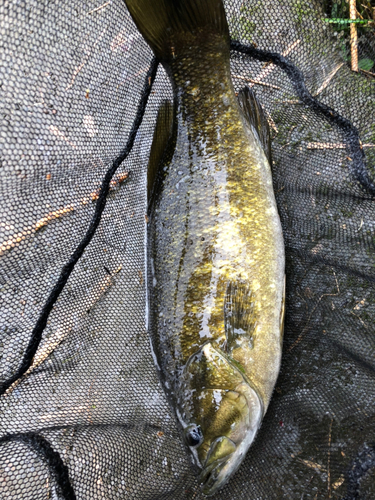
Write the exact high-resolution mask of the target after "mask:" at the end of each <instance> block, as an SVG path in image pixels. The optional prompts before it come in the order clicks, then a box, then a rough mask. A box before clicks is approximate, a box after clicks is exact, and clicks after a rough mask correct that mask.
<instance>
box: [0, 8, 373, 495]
mask: <svg viewBox="0 0 375 500" xmlns="http://www.w3.org/2000/svg"><path fill="white" fill-rule="evenodd" d="M331 3H332V2H331ZM225 8H226V12H227V18H228V22H229V26H230V32H231V37H232V40H234V41H238V42H240V44H242V46H243V45H246V46H249V45H250V44H255V46H256V49H254V48H253V49H252V52H251V51H250V52H251V53H250V55H249V54H246V53H244V52H243V51H242V52H239V51H238V50H237V49H238V47H239V45H237V46H236V45H235V44H233V43H232V49H233V50H232V52H231V68H232V79H233V83H234V86H235V89H236V91H239V90H240V89H241V88H242V87H243V86H244V85H245V84H248V85H249V86H251V87H252V88H253V90H255V92H256V95H257V97H258V98H259V100H260V101H261V103H262V105H263V107H264V109H265V111H266V113H267V117H268V120H269V123H270V127H271V134H272V139H273V143H272V147H273V159H274V162H273V182H274V190H275V194H276V199H277V204H278V209H279V213H280V217H281V221H282V226H283V231H284V238H285V245H286V272H287V285H286V290H287V292H286V293H287V301H286V324H285V334H284V346H283V360H282V367H281V372H280V376H279V379H278V381H277V384H276V389H275V392H274V395H273V398H272V401H271V404H270V407H269V409H268V412H267V414H266V417H265V418H264V421H263V424H262V427H261V429H260V431H259V434H258V436H257V438H256V441H255V443H254V445H253V446H252V447H251V448H250V450H249V452H248V454H247V457H246V459H245V461H244V463H243V464H242V466H241V468H240V469H239V471H238V472H237V473H236V475H235V476H234V477H233V478H232V479H231V480H230V482H229V483H228V484H227V486H225V487H224V488H223V489H222V490H221V491H219V492H218V493H217V494H216V495H215V496H214V497H213V498H233V499H249V498H258V499H274V498H275V499H278V498H293V499H314V500H315V499H323V498H341V499H352V498H359V499H362V498H363V499H364V498H367V499H370V498H375V467H374V466H375V444H374V442H375V437H374V436H375V434H374V431H375V401H374V393H375V391H374V368H375V363H374V343H375V342H374V338H375V335H374V327H373V322H374V319H375V309H374V303H375V300H374V298H375V290H374V280H375V273H374V269H375V267H374V262H375V261H374V254H375V246H374V241H375V240H374V237H375V225H374V220H375V213H374V201H373V194H374V184H373V180H374V179H375V172H374V164H375V124H374V121H373V120H374V118H373V117H374V116H375V100H374V89H375V85H374V79H373V78H372V76H371V75H370V74H368V73H365V72H359V73H354V72H352V71H351V69H350V63H348V60H347V56H346V55H345V54H346V52H345V51H346V50H347V42H345V38H344V36H343V32H342V31H335V28H334V26H333V25H331V24H328V23H325V22H324V21H322V18H324V17H325V16H326V9H327V2H325V3H323V2H318V1H310V2H300V1H299V0H288V1H285V2H276V1H274V0H272V1H270V0H263V1H260V0H259V1H258V0H251V1H240V0H227V1H226V2H225ZM0 39H1V49H2V50H1V52H0V57H1V65H0V99H1V117H2V122H1V135H0V137H1V141H0V145H1V146H0V147H1V151H0V153H1V164H0V165H1V168H0V177H1V184H0V189H1V195H0V200H1V205H2V207H1V211H0V233H1V240H0V266H1V273H0V280H1V283H0V287H1V288H0V300H1V309H0V382H1V383H2V384H3V386H2V387H3V390H2V392H3V394H2V396H1V397H0V411H1V419H0V427H1V434H0V496H1V498H6V499H19V498H25V499H50V498H51V499H64V498H65V499H66V498H74V497H76V498H82V499H96V498H98V499H99V498H106V499H115V498H129V499H132V498H134V499H145V500H146V499H147V500H151V499H160V500H161V499H200V498H201V499H203V498H204V497H203V495H202V494H201V492H200V490H199V486H198V484H197V480H196V478H195V476H194V473H193V469H192V468H191V463H190V458H189V456H188V455H187V453H186V450H185V448H184V446H183V444H182V442H181V437H180V434H179V431H178V429H177V426H176V423H175V420H174V417H173V415H172V413H171V410H170V408H169V406H168V404H167V402H166V399H165V396H164V392H163V390H162V388H161V386H160V383H159V380H158V376H157V372H156V369H155V366H154V363H153V359H152V355H151V350H150V344H149V338H148V335H147V332H146V329H145V307H146V305H145V279H144V277H145V229H146V224H147V220H146V218H145V214H146V168H147V162H148V155H149V151H150V147H151V140H152V135H153V128H154V125H155V120H156V113H157V109H158V107H159V105H160V103H161V101H162V100H163V99H165V98H166V97H170V96H171V95H172V94H171V89H170V85H169V82H168V79H167V77H166V75H165V73H164V71H163V69H162V68H161V66H159V67H158V69H157V75H156V78H155V80H154V81H153V76H152V72H151V73H148V72H149V70H150V66H151V65H152V52H151V50H150V49H149V48H148V46H147V44H146V43H145V42H144V40H143V39H142V37H141V36H140V35H139V34H138V32H137V30H136V28H135V25H134V23H133V22H132V20H131V18H130V16H129V14H128V12H127V9H126V7H125V4H124V3H123V2H122V1H120V0H110V1H107V2H104V1H103V0H92V1H91V0H90V1H89V0H86V1H79V2H78V1H76V0H73V1H69V2H67V1H60V2H50V1H47V0H43V1H36V0H27V1H25V0H22V1H16V0H14V1H11V0H9V1H4V2H2V3H1V4H0ZM345 44H346V45H345ZM261 51H266V52H267V54H268V55H266V56H264V52H261ZM270 53H272V54H273V55H272V54H271V55H270ZM358 53H359V60H360V61H361V60H363V59H366V60H370V61H373V60H375V37H374V32H373V31H372V30H371V29H369V30H368V32H365V33H364V34H363V35H361V36H360V38H359V45H358ZM261 54H263V56H264V57H265V59H264V57H263V56H261ZM262 57H263V60H262ZM283 57H284V58H286V59H287V60H288V61H290V63H291V66H288V67H289V70H288V68H286V67H285V64H284V67H283V63H282V61H283V60H284V59H283ZM265 61H268V62H265ZM293 68H299V70H300V71H301V72H302V74H303V79H304V84H305V85H306V89H307V90H308V92H309V93H310V94H311V96H312V97H313V99H312V100H309V98H308V97H307V98H306V99H304V96H305V97H306V93H305V94H304V87H303V85H302V84H303V82H301V80H300V78H299V76H298V75H299V73H298V71H294V70H293ZM370 73H371V71H370ZM151 84H152V85H151ZM147 88H148V91H151V92H150V95H149V97H148V101H147V106H146V108H145V112H144V113H142V112H140V108H139V103H140V102H142V98H143V101H144V103H145V102H146V100H147V99H145V89H146V91H147ZM146 98H147V96H146ZM316 101H319V102H320V103H322V104H323V105H325V106H328V107H330V108H332V110H331V111H332V112H331V111H329V112H328V114H329V113H331V117H333V118H330V117H329V116H328V115H327V113H326V115H324V113H322V108H321V107H319V105H318V104H317V102H316ZM141 111H142V110H141ZM141 118H142V122H141V125H140V127H139V128H138V129H137V126H136V122H137V119H138V122H139V121H140V120H141ZM342 118H345V119H346V120H347V121H348V123H346V121H344V122H343V121H342ZM340 120H341V121H340ZM343 123H344V125H345V124H346V125H345V126H344V125H343ZM356 131H358V133H359V139H360V141H361V142H359V139H358V136H357V132H356ZM132 134H133V139H134V143H133V145H132V147H131V145H130V146H129V140H130V139H129V138H130V137H132ZM126 145H128V146H129V147H128V150H127V153H126V154H125V156H126V158H125V160H124V161H122V162H121V159H122V158H123V157H124V148H126ZM129 151H130V152H129ZM116 167H118V168H117V170H116V172H115V173H114V175H113V177H112V179H110V178H109V177H108V175H107V178H106V179H107V187H108V195H105V192H104V191H103V189H104V187H105V186H104V183H103V182H104V181H103V179H105V175H106V174H107V173H108V171H109V170H110V169H112V170H111V172H112V173H113V171H114V169H115V168H116ZM101 186H102V188H103V189H102V191H101V194H100V187H101ZM103 186H104V187H103ZM103 200H104V201H106V205H105V208H104V205H103V203H102V201H103ZM100 204H101V205H100ZM99 206H102V207H103V208H104V210H103V212H102V214H101V218H99V217H98V210H99V209H98V207H99ZM99 215H100V214H99ZM92 221H94V222H95V221H96V223H98V226H97V228H96V230H95V228H94V229H93V237H92V240H91V241H90V242H89V244H88V245H87V246H86V248H85V249H84V252H83V255H82V257H80V258H77V262H76V264H75V266H74V269H73V265H72V266H71V267H72V269H73V270H72V272H71V274H69V275H67V274H66V275H65V278H66V280H67V282H66V285H65V286H62V287H61V288H62V291H61V293H60V294H59V295H58V298H57V301H56V303H55V305H54V307H53V309H52V311H51V313H50V314H49V315H47V316H46V317H45V321H46V325H45V328H43V327H42V326H43V325H42V323H43V322H41V317H42V315H43V311H45V308H46V304H47V303H48V300H49V297H50V295H51V292H53V289H54V287H55V286H56V283H58V282H59V280H60V279H61V270H62V269H63V268H64V266H65V265H66V264H67V263H68V262H70V261H71V258H72V255H73V254H74V252H75V250H76V248H77V247H78V246H79V245H80V244H81V243H82V241H83V240H84V238H85V236H87V234H86V233H87V230H88V228H89V227H90V223H91V222H92ZM52 305H53V304H51V308H52ZM38 324H39V325H42V326H40V328H39V330H38V331H39V335H40V342H36V343H35V342H34V350H35V352H34V353H32V352H31V351H30V349H29V347H30V342H31V343H32V341H33V339H34V340H35V339H36V337H37V334H36V333H38V332H36V325H38ZM27 352H29V354H30V352H31V354H32V355H31V357H30V362H29V364H28V367H26V368H25V367H24V370H23V373H21V375H20V367H21V366H22V365H23V363H24V361H25V353H27ZM25 366H26V365H25ZM17 373H18V376H17V377H16V379H15V380H13V381H12V377H13V378H14V377H15V374H17Z"/></svg>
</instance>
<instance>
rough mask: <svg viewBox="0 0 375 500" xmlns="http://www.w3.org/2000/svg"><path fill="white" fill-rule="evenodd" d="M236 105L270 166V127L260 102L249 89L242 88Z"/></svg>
mask: <svg viewBox="0 0 375 500" xmlns="http://www.w3.org/2000/svg"><path fill="white" fill-rule="evenodd" d="M238 103H239V105H240V108H241V110H242V112H243V115H244V117H245V119H246V120H247V121H248V123H250V125H251V126H252V127H253V128H254V129H255V131H256V133H257V134H258V137H259V140H260V142H261V144H262V146H263V149H264V152H265V153H266V156H267V159H268V162H269V164H270V165H272V155H271V136H270V127H269V125H268V121H267V118H266V115H265V113H264V111H263V108H262V106H261V104H260V102H259V101H258V99H257V98H256V96H255V94H254V92H253V91H252V90H251V89H250V88H249V87H244V88H243V89H242V90H241V91H240V92H239V94H238Z"/></svg>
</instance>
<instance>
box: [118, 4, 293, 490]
mask: <svg viewBox="0 0 375 500" xmlns="http://www.w3.org/2000/svg"><path fill="white" fill-rule="evenodd" d="M140 3H141V4H145V0H144V1H143V2H135V0H134V2H133V0H132V1H130V0H128V1H127V4H128V7H129V10H130V12H131V14H132V15H133V17H134V18H135V20H136V22H137V24H138V26H139V27H140V29H141V31H142V32H143V34H145V30H144V29H142V28H143V25H142V21H141V20H140V17H139V15H140V14H139V12H137V8H138V7H137V8H135V7H134V5H132V4H137V6H138V5H139V4H140ZM162 3H163V4H166V3H169V2H166V1H165V0H164V2H162ZM177 3H181V4H183V2H177ZM198 3H199V5H200V8H203V7H202V5H203V6H208V7H207V12H208V13H207V12H206V11H205V12H206V15H207V17H208V19H209V22H207V25H206V26H205V25H204V22H203V21H202V20H201V19H200V20H199V23H198V24H199V25H198V26H197V27H196V29H194V30H193V32H192V28H191V26H190V25H189V28H188V29H186V32H183V34H181V33H179V34H178V35H176V34H173V33H174V32H173V30H172V35H168V37H169V38H168V40H167V41H165V40H164V41H163V43H160V44H159V45H157V44H156V42H154V41H151V43H150V45H151V47H152V48H153V49H154V51H155V53H156V54H157V55H159V57H161V56H162V63H163V65H164V67H165V69H166V71H167V73H168V75H169V76H170V79H171V82H172V86H173V93H174V104H173V127H172V128H171V130H172V132H171V135H170V136H169V138H168V137H167V138H168V140H167V141H166V142H168V146H167V149H166V151H165V154H164V155H163V161H162V164H161V166H160V171H159V173H158V179H159V181H158V183H157V188H155V191H154V193H153V201H152V206H151V212H150V223H149V232H148V240H149V256H150V273H149V283H150V287H149V288H150V290H149V296H150V310H149V329H150V331H151V336H152V340H153V346H154V350H155V353H156V357H157V363H158V366H159V368H160V371H161V376H162V380H163V382H164V386H165V389H166V392H167V394H168V396H169V398H170V400H171V403H172V406H173V408H174V409H175V411H176V415H177V417H178V420H179V422H180V424H181V425H182V427H183V428H184V433H185V438H186V441H187V444H188V445H189V446H190V448H191V450H192V451H193V455H194V457H195V461H196V463H197V465H198V466H199V467H201V468H202V469H203V470H202V473H201V477H200V480H201V482H202V484H203V491H204V493H205V494H208V495H210V494H212V493H214V492H215V491H216V490H217V489H218V488H220V487H221V486H222V485H223V484H224V483H225V482H226V481H227V479H228V477H229V476H230V475H231V474H232V473H233V472H234V471H235V470H236V469H237V468H238V466H239V464H240V463H241V461H242V460H243V458H244V456H245V454H246V451H247V449H248V448H249V446H250V444H251V442H252V441H253V439H254V436H255V434H256V431H257V430H258V428H259V426H260V423H261V420H262V417H263V415H264V412H265V410H266V409H267V407H268V404H269V401H270V397H271V394H272V390H273V387H274V384H275V381H276V378H277V375H278V372H279V366H280V359H281V341H282V338H281V336H282V335H281V323H282V318H281V316H282V301H283V289H284V246H283V238H282V231H281V226H280V220H279V217H278V213H277V208H276V203H275V198H274V194H273V188H272V178H271V171H270V166H269V163H268V161H267V158H266V156H265V153H264V151H263V148H262V145H261V144H260V141H259V139H258V136H257V135H256V133H255V132H254V130H253V128H252V127H251V126H250V125H249V124H248V123H247V121H246V120H245V118H244V115H243V113H242V112H241V110H240V107H239V105H238V101H237V98H236V96H235V93H234V89H233V86H232V82H231V77H230V65H229V36H228V32H227V28H226V23H223V19H222V17H221V16H222V15H223V10H222V5H221V2H217V1H212V0H206V1H201V2H198V0H188V1H187V2H185V3H184V5H185V6H186V5H190V7H191V8H192V9H193V8H194V6H195V5H196V4H198ZM213 4H214V5H213ZM212 5H213V7H212ZM209 7H212V9H213V10H212V11H211V10H210V8H209ZM143 8H145V7H143ZM141 10H142V9H141V8H140V11H141ZM212 12H213V13H214V14H213V13H212ZM176 15H177V14H176ZM179 19H180V18H179ZM190 19H191V17H190ZM224 19H225V18H224ZM190 22H191V23H192V22H193V21H190ZM180 27H181V26H180ZM218 27H219V28H220V29H218ZM151 38H152V37H151ZM146 39H147V38H146ZM148 41H149V40H148ZM167 42H168V43H167ZM153 44H154V45H153ZM160 47H164V49H163V50H162V49H160ZM165 47H168V50H166V49H165ZM167 114H168V113H167ZM168 116H169V118H171V115H170V113H169V114H168ZM167 122H168V120H166V119H165V120H164V123H163V119H161V120H160V123H159V124H158V125H157V127H158V126H159V127H164V129H167V128H168V127H169V122H168V123H167ZM158 137H164V139H163V140H165V137H166V134H159V136H158ZM154 138H156V139H157V136H156V133H155V136H154ZM153 147H154V145H153ZM157 149H158V148H157V147H156V148H155V150H157ZM159 149H160V148H159Z"/></svg>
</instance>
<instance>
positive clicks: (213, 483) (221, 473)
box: [199, 436, 237, 496]
mask: <svg viewBox="0 0 375 500" xmlns="http://www.w3.org/2000/svg"><path fill="white" fill-rule="evenodd" d="M236 451H237V446H236V444H235V443H234V442H233V441H232V440H231V439H229V438H228V437H226V436H221V437H219V438H217V439H215V441H214V442H213V443H212V444H211V447H210V450H209V452H208V455H207V459H206V461H205V464H204V468H203V470H202V472H201V474H200V475H199V482H200V484H201V488H202V491H203V493H204V494H205V495H207V496H209V495H212V494H214V493H215V492H216V491H217V490H218V489H219V488H220V487H221V486H222V485H223V484H224V483H225V482H226V481H227V479H228V477H229V476H230V475H231V473H232V471H233V467H232V460H230V459H231V457H234V455H235V454H236Z"/></svg>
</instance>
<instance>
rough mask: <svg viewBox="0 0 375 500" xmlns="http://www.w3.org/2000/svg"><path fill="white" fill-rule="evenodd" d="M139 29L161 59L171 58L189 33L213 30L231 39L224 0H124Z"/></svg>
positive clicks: (207, 33) (212, 31) (211, 31)
mask: <svg viewBox="0 0 375 500" xmlns="http://www.w3.org/2000/svg"><path fill="white" fill-rule="evenodd" d="M124 1H125V3H126V5H127V7H128V9H129V12H130V14H131V16H132V17H133V19H134V21H135V24H136V25H137V27H138V29H139V31H140V32H141V33H142V35H143V36H144V38H145V39H146V41H147V43H148V44H149V45H150V47H151V48H152V50H153V51H154V53H155V55H156V57H158V58H159V59H161V60H164V59H168V58H169V57H170V56H172V55H173V54H174V52H175V50H176V45H177V46H180V45H181V44H182V45H183V44H184V41H185V40H186V41H188V39H189V34H190V35H195V34H197V33H198V32H201V33H202V32H203V33H206V35H207V37H209V36H210V35H212V34H213V33H216V34H219V35H223V36H224V37H225V38H226V39H227V40H229V30H228V24H227V20H226V16H225V11H224V6H223V3H222V0H124Z"/></svg>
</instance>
